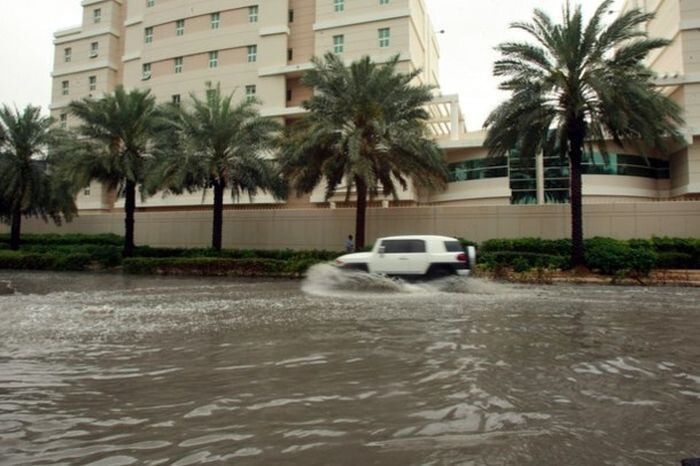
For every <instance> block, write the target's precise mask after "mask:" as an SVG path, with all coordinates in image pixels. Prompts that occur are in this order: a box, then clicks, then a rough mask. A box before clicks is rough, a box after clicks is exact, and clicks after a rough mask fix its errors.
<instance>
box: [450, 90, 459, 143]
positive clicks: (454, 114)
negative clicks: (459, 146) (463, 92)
mask: <svg viewBox="0 0 700 466" xmlns="http://www.w3.org/2000/svg"><path fill="white" fill-rule="evenodd" d="M450 119H451V121H450V138H451V139H452V140H453V141H457V140H458V139H459V103H458V102H457V100H453V101H452V102H450Z"/></svg>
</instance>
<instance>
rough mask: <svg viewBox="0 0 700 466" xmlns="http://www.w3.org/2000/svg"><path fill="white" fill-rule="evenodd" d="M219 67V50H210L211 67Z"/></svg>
mask: <svg viewBox="0 0 700 466" xmlns="http://www.w3.org/2000/svg"><path fill="white" fill-rule="evenodd" d="M218 67H219V52H209V68H218Z"/></svg>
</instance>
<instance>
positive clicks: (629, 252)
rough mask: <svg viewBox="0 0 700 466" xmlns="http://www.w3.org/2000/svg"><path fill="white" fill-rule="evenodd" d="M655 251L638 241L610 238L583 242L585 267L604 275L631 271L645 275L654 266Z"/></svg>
mask: <svg viewBox="0 0 700 466" xmlns="http://www.w3.org/2000/svg"><path fill="white" fill-rule="evenodd" d="M656 257H657V256H656V251H654V250H653V248H652V247H651V245H649V244H645V243H642V242H639V241H634V240H632V241H621V240H616V239H612V238H600V237H598V238H591V239H588V240H585V260H586V265H587V266H588V267H589V268H591V269H592V270H595V271H598V272H600V273H602V274H604V275H615V274H618V273H620V272H623V271H631V272H634V273H637V274H642V275H646V274H648V273H649V272H650V271H651V269H652V268H654V266H655V265H656Z"/></svg>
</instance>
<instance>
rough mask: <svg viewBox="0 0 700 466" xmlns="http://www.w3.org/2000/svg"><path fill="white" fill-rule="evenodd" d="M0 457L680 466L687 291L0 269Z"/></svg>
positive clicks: (697, 447) (111, 464)
mask: <svg viewBox="0 0 700 466" xmlns="http://www.w3.org/2000/svg"><path fill="white" fill-rule="evenodd" d="M0 289H3V290H4V292H3V293H2V295H1V296H0V322H1V326H0V464H2V465H20V464H21V465H32V464H36V465H39V464H41V465H48V464H66V465H68V464H71V465H73V464H77V465H87V464H90V465H100V466H119V465H129V464H144V465H156V464H167V465H177V466H183V465H190V464H210V463H213V464H237V465H238V464H240V465H326V464H331V465H335V464H337V465H369V464H380V465H453V464H454V465H474V466H476V465H511V464H512V465H516V464H517V465H616V466H618V465H634V466H639V465H676V466H679V465H680V460H681V459H683V458H690V457H699V456H700V344H699V343H698V335H700V289H697V288H696V289H692V288H634V287H626V288H622V287H598V286H577V287H574V286H549V287H547V286H543V287H531V286H507V285H496V284H490V283H484V282H480V281H477V280H474V279H448V280H446V281H443V282H439V283H436V284H432V285H419V284H414V285H408V284H402V283H397V282H394V281H391V280H387V279H381V278H376V277H368V276H366V275H357V276H353V277H346V276H340V275H338V274H337V273H336V272H335V270H334V269H332V268H330V267H328V266H321V267H317V268H315V269H314V270H312V272H311V275H310V278H309V279H308V280H307V281H306V282H305V283H300V282H295V281H247V280H239V279H214V280H209V279H178V278H170V279H165V278H160V279H159V278H150V277H123V276H120V275H110V274H105V275H99V274H53V273H15V272H0Z"/></svg>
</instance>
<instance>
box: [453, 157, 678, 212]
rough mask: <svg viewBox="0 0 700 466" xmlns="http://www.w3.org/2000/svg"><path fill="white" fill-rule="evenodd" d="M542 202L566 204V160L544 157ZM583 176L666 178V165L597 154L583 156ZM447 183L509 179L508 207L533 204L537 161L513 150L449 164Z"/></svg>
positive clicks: (668, 176) (668, 171)
mask: <svg viewBox="0 0 700 466" xmlns="http://www.w3.org/2000/svg"><path fill="white" fill-rule="evenodd" d="M543 162H544V199H545V202H546V203H547V204H562V203H568V202H569V198H570V197H569V189H570V184H569V161H568V159H566V158H561V157H560V156H558V155H545V156H544V158H543ZM582 168H583V174H584V175H619V176H636V177H644V178H652V179H669V178H670V170H669V163H668V161H665V160H660V159H653V158H645V157H644V156H640V155H630V154H616V153H610V154H609V155H608V156H607V157H604V156H603V154H601V153H600V152H595V153H593V154H585V155H584V159H583V167H582ZM449 171H450V183H455V182H460V181H469V180H479V179H485V178H506V177H507V178H509V180H510V189H511V199H510V201H511V204H537V160H536V158H535V157H532V156H522V154H521V153H520V152H519V151H517V150H514V151H512V152H511V153H510V155H509V156H508V157H489V158H482V159H475V160H467V161H463V162H456V163H451V164H449Z"/></svg>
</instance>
